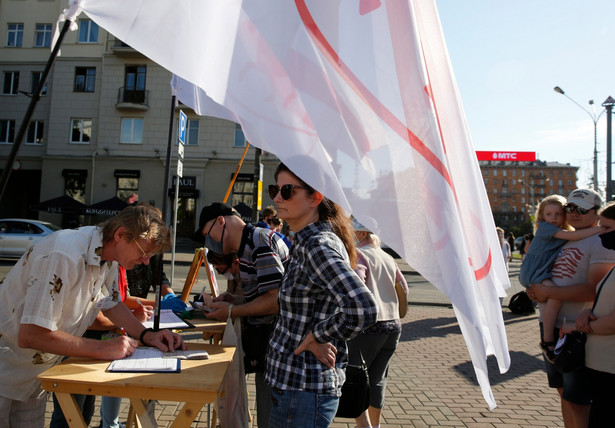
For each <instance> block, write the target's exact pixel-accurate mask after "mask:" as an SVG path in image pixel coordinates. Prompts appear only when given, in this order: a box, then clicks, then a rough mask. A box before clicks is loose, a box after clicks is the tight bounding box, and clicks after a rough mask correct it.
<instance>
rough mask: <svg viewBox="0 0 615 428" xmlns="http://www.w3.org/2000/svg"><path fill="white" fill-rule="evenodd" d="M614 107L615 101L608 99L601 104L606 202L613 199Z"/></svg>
mask: <svg viewBox="0 0 615 428" xmlns="http://www.w3.org/2000/svg"><path fill="white" fill-rule="evenodd" d="M613 105H615V99H613V98H612V97H608V98H607V99H606V101H605V102H603V103H602V107H604V108H605V109H606V198H605V199H606V201H607V202H609V201H611V200H612V198H613V184H612V180H611V165H612V160H611V120H612V119H611V113H612V110H613Z"/></svg>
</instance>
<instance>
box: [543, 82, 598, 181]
mask: <svg viewBox="0 0 615 428" xmlns="http://www.w3.org/2000/svg"><path fill="white" fill-rule="evenodd" d="M553 90H554V91H555V92H557V93H558V94H562V95H563V96H565V97H566V98H568V99H569V100H570V101H572V102H573V103H575V104H576V105H577V106H579V107H581V109H583V111H584V112H585V113H587V114H588V115H589V117H590V118H591V120H592V122H594V190H595V191H596V192H597V191H598V120H599V119H600V116H602V115H603V114H604V112H605V111H606V109H604V110H602V111H601V112H600V114H596V106H595V105H594V100H589V105H591V106H592V112H591V113H590V112H589V111H588V110H587V109H586V108H585V107H583V106H582V105H581V104H579V103H578V102H576V101H575V100H573V99H572V98H570V97H569V96H568V95H566V93H565V92H564V90H563V89H562V88H560V87H559V86H556V87H555V88H553ZM607 186H608V181H607Z"/></svg>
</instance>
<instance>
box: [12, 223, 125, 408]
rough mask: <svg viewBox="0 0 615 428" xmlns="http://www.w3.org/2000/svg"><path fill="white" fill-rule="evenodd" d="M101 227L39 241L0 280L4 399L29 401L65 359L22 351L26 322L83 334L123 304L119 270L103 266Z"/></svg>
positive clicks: (74, 333)
mask: <svg viewBox="0 0 615 428" xmlns="http://www.w3.org/2000/svg"><path fill="white" fill-rule="evenodd" d="M101 254H102V234H101V229H100V228H99V227H97V226H86V227H81V228H79V229H73V230H61V231H58V232H55V233H53V234H51V235H49V236H48V237H46V238H44V239H42V240H41V241H39V242H38V243H37V244H36V245H35V246H34V247H32V248H31V249H30V251H28V252H27V253H26V254H24V255H23V257H22V258H21V259H20V260H19V261H18V262H17V263H16V264H15V266H14V267H13V269H11V271H10V272H9V273H8V274H7V276H6V278H5V279H4V281H2V282H0V395H1V396H4V397H7V398H11V399H14V400H25V399H27V398H28V397H30V396H31V395H32V394H33V393H35V392H36V391H37V390H40V382H39V381H38V380H37V379H36V376H37V375H38V374H39V373H42V372H43V371H45V370H47V369H48V368H50V367H52V366H53V365H55V364H56V363H58V362H59V361H60V359H61V356H58V355H55V354H50V353H44V352H41V351H38V350H36V349H29V348H20V347H19V346H18V345H17V338H18V333H19V328H20V326H21V324H35V325H37V326H40V327H43V328H46V329H49V330H52V331H56V330H60V331H63V332H66V333H68V334H72V335H74V336H82V335H83V333H85V331H86V330H87V328H88V327H89V326H90V325H91V324H92V323H93V322H94V320H95V319H96V316H97V315H98V312H99V311H100V309H101V308H104V309H108V308H110V307H113V306H115V305H116V304H117V303H119V302H120V301H121V299H120V295H119V290H118V284H117V280H118V266H117V263H115V262H113V263H112V262H102V260H101Z"/></svg>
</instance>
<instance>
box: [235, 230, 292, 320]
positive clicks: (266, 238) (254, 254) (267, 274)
mask: <svg viewBox="0 0 615 428" xmlns="http://www.w3.org/2000/svg"><path fill="white" fill-rule="evenodd" d="M237 258H238V259H239V276H240V278H241V289H242V291H243V295H244V297H245V299H246V302H251V301H252V300H254V299H256V298H257V297H259V296H261V295H263V294H265V293H267V292H268V291H270V290H275V289H277V288H278V287H279V286H280V281H281V280H282V277H283V276H284V265H285V264H286V263H287V262H288V247H287V246H286V244H285V243H284V241H282V239H281V238H280V237H279V236H277V235H276V233H275V232H274V231H273V230H270V229H264V228H261V227H254V226H253V225H251V224H246V226H245V227H244V229H243V234H242V236H241V243H240V245H239V252H238V253H237ZM274 317H275V315H266V316H262V317H249V318H248V321H249V322H250V324H269V323H270V322H272V321H273V319H274Z"/></svg>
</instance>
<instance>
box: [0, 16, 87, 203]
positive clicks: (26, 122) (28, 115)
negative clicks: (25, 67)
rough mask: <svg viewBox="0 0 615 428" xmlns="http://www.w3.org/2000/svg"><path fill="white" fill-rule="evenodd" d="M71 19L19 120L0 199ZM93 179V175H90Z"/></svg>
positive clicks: (0, 178)
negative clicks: (21, 119)
mask: <svg viewBox="0 0 615 428" xmlns="http://www.w3.org/2000/svg"><path fill="white" fill-rule="evenodd" d="M71 23H72V21H70V20H68V19H67V20H66V21H64V25H63V26H62V29H61V30H60V35H59V37H58V40H56V44H55V45H54V47H53V50H52V51H51V55H49V59H48V60H47V65H46V66H45V69H44V70H43V74H42V75H41V80H40V81H39V82H38V87H37V88H36V91H35V92H34V94H32V99H31V100H30V104H29V105H28V109H27V110H26V114H25V115H24V118H23V121H22V122H21V126H20V127H19V130H18V131H17V135H16V136H15V141H14V142H13V147H12V148H11V153H10V154H9V158H8V159H7V160H6V166H5V167H4V170H3V171H2V177H0V201H1V200H2V197H3V196H4V191H5V190H6V185H7V184H8V182H9V178H10V176H11V171H12V170H13V163H14V162H15V158H16V157H17V152H18V151H19V147H20V146H21V142H22V141H23V137H24V135H25V133H26V130H27V129H28V125H29V124H30V119H31V118H32V114H33V113H34V109H35V108H36V103H38V101H39V100H40V99H41V92H43V88H44V87H45V82H46V81H47V76H48V75H49V71H50V70H51V66H52V65H53V62H54V61H55V59H56V57H57V56H58V51H59V50H60V45H61V44H62V40H64V36H65V35H66V32H67V31H68V29H69V28H70V24H71ZM92 179H93V177H92Z"/></svg>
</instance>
